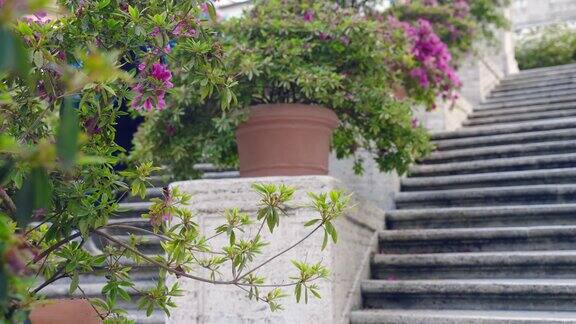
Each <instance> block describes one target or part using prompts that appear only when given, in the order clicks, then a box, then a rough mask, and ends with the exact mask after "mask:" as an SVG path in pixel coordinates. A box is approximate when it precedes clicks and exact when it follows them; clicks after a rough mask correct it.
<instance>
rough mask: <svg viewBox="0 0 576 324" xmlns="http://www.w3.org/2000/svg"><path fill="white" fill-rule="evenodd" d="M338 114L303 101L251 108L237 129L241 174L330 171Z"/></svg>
mask: <svg viewBox="0 0 576 324" xmlns="http://www.w3.org/2000/svg"><path fill="white" fill-rule="evenodd" d="M336 126H338V117H337V116H336V114H335V113H334V112H333V111H332V110H329V109H326V108H322V107H319V106H313V105H302V104H269V105H258V106H254V107H252V108H251V111H250V117H249V118H248V121H246V122H245V123H243V124H241V125H240V126H239V127H238V130H237V131H236V140H237V143H238V153H239V155H240V176H241V177H262V176H295V175H323V174H327V173H328V156H329V154H330V138H331V136H332V130H334V128H336Z"/></svg>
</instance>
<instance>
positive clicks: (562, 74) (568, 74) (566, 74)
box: [498, 70, 576, 87]
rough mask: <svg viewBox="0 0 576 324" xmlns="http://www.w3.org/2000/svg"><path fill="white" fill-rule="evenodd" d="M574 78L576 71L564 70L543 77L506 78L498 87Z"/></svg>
mask: <svg viewBox="0 0 576 324" xmlns="http://www.w3.org/2000/svg"><path fill="white" fill-rule="evenodd" d="M574 77H576V71H574V70H565V71H553V72H551V73H546V74H543V75H522V76H521V75H516V76H511V77H509V78H508V77H507V78H506V79H504V80H502V81H500V83H499V84H498V86H503V87H506V86H509V85H520V84H525V85H531V84H534V83H537V82H544V81H550V80H558V79H568V78H574Z"/></svg>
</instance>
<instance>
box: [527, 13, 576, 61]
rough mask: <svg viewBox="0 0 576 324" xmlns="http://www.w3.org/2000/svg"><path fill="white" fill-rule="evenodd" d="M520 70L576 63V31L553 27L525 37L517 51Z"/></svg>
mask: <svg viewBox="0 0 576 324" xmlns="http://www.w3.org/2000/svg"><path fill="white" fill-rule="evenodd" d="M516 60H517V61H518V67H519V68H520V69H533V68H539V67H546V66H554V65H562V64H569V63H575V62H576V31H575V30H574V28H572V27H569V26H567V25H562V24H559V25H552V26H548V27H544V28H541V29H538V30H534V31H532V32H531V33H530V34H527V35H523V36H522V37H521V38H520V40H519V42H518V46H517V49H516Z"/></svg>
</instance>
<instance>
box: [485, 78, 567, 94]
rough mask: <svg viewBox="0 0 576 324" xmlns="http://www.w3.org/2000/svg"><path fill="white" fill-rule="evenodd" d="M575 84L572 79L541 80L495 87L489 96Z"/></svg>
mask: <svg viewBox="0 0 576 324" xmlns="http://www.w3.org/2000/svg"><path fill="white" fill-rule="evenodd" d="M574 84H576V80H574V79H573V78H564V79H556V80H542V81H540V82H536V83H532V84H524V85H523V84H508V85H498V86H496V87H495V88H494V89H493V90H492V92H491V94H492V95H498V94H501V93H506V94H510V93H514V92H519V91H542V90H544V89H556V88H558V87H564V86H568V85H574Z"/></svg>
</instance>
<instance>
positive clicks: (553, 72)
mask: <svg viewBox="0 0 576 324" xmlns="http://www.w3.org/2000/svg"><path fill="white" fill-rule="evenodd" d="M543 69H545V68H543ZM566 75H576V68H575V67H574V66H563V67H562V68H558V67H554V68H550V69H548V70H540V69H534V71H529V70H524V71H520V73H516V74H511V75H508V76H506V79H505V81H506V82H512V81H519V80H534V79H535V80H539V79H542V78H550V77H559V76H566Z"/></svg>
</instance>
